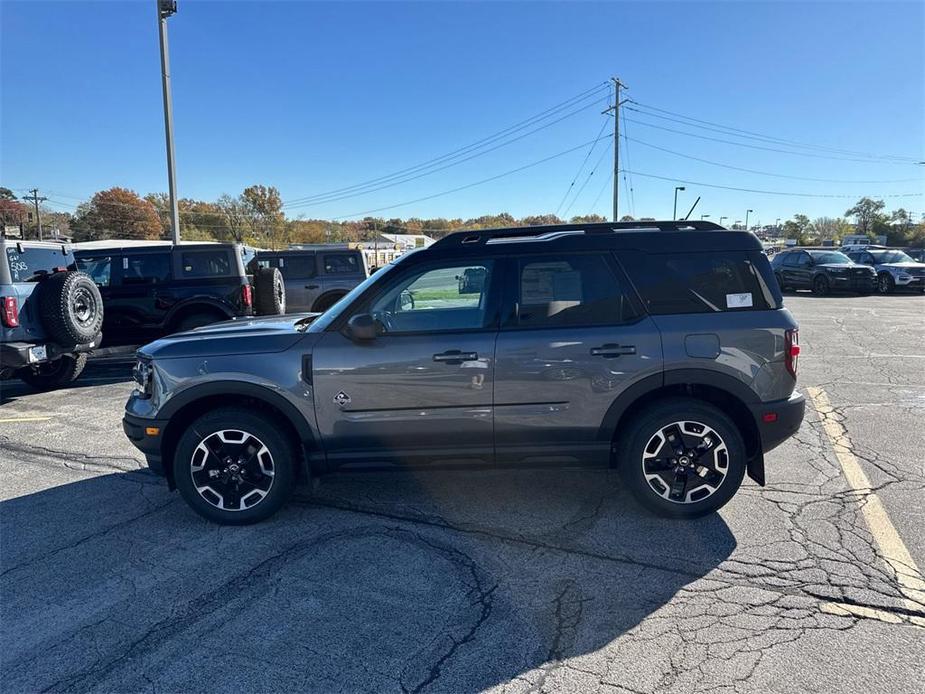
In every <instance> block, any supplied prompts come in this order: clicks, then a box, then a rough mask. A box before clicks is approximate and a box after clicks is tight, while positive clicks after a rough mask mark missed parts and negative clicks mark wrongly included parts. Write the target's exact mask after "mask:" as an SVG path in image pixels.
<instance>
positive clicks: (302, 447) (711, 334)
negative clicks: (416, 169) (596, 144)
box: [123, 221, 804, 524]
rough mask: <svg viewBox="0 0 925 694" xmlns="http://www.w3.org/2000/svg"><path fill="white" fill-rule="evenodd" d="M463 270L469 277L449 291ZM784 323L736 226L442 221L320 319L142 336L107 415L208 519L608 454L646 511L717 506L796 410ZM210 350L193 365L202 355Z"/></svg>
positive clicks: (749, 241) (759, 256) (788, 330)
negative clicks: (382, 471)
mask: <svg viewBox="0 0 925 694" xmlns="http://www.w3.org/2000/svg"><path fill="white" fill-rule="evenodd" d="M467 270H475V271H477V272H475V273H470V274H472V275H479V276H481V277H482V280H481V287H480V289H479V290H478V291H471V292H470V291H465V292H464V291H461V289H460V287H459V279H458V278H459V277H464V276H465V275H466V271H467ZM799 350H800V347H799V341H798V331H797V324H796V322H795V321H794V319H793V316H791V314H790V312H789V311H787V309H785V308H784V306H783V304H782V301H781V295H780V292H779V291H778V288H777V283H776V282H775V281H774V276H773V273H772V272H771V267H770V265H769V264H768V259H767V257H766V256H765V255H764V253H763V252H762V248H761V244H760V242H759V241H758V239H757V238H755V236H754V235H752V234H750V233H747V232H744V231H726V230H724V229H722V228H721V227H719V226H717V225H715V224H712V223H709V222H703V221H696V222H686V221H682V222H654V221H653V222H624V223H607V224H588V225H560V226H551V227H529V228H519V229H495V230H481V231H474V232H472V231H466V232H459V233H455V234H451V235H449V236H447V237H445V238H443V239H441V240H440V241H437V242H436V243H434V244H433V245H431V246H430V247H428V248H425V249H421V250H419V251H415V252H412V253H408V254H406V255H404V256H402V257H401V258H399V259H398V260H397V261H396V262H395V263H392V264H390V265H389V266H387V267H384V268H382V269H381V270H380V271H379V272H377V273H376V274H374V275H373V276H371V277H370V278H369V279H367V280H366V281H365V282H363V283H362V284H361V285H359V286H357V287H356V288H355V289H354V290H353V291H351V292H350V294H348V295H347V296H346V297H345V298H344V299H343V300H342V301H340V302H338V303H337V304H336V305H335V306H334V307H333V308H331V309H330V310H328V311H327V312H326V313H324V314H323V315H321V316H316V315H307V316H305V315H303V316H286V317H284V318H263V319H254V320H250V321H237V322H234V323H224V324H222V325H215V326H209V327H207V328H202V329H200V330H197V331H195V333H181V334H179V335H173V336H171V337H167V338H164V339H162V340H158V341H157V342H154V343H151V344H149V345H145V346H144V347H142V348H141V349H140V350H139V352H138V363H137V365H136V368H135V380H136V388H135V390H134V391H133V393H132V395H131V397H130V398H129V400H128V402H127V403H126V411H125V415H124V418H123V427H124V429H125V433H126V435H127V436H128V438H129V439H130V440H131V441H132V443H133V444H134V445H135V446H137V447H138V448H139V449H140V450H141V451H142V452H143V453H144V454H145V456H146V458H147V461H148V466H149V467H150V469H151V470H152V471H154V472H155V473H157V474H160V475H163V476H165V477H166V478H167V482H168V485H169V486H170V488H171V489H174V488H176V489H179V491H180V493H181V494H182V496H183V498H184V499H185V500H186V501H187V502H188V503H189V504H190V506H192V508H193V509H194V510H195V511H196V512H198V513H200V514H201V515H203V516H205V517H206V518H209V519H210V520H213V521H216V522H219V523H228V524H244V523H253V522H256V521H259V520H261V519H264V518H267V517H268V516H270V515H271V514H272V513H274V512H275V511H276V510H277V509H279V508H280V506H281V505H282V504H283V503H284V502H285V501H286V499H287V498H288V497H289V495H290V493H291V492H292V490H293V487H294V485H295V483H296V481H297V480H299V479H301V480H302V481H304V482H309V481H310V480H311V478H312V476H313V475H317V474H321V473H324V472H327V471H330V470H334V469H337V468H344V469H349V467H350V466H355V467H356V468H367V467H370V466H375V465H379V466H396V465H399V466H400V465H402V464H404V463H412V464H417V465H425V466H426V465H427V464H430V463H434V462H439V461H448V460H449V461H452V463H453V464H455V465H465V464H474V465H478V464H483V465H484V464H488V465H491V464H498V465H509V466H510V465H513V466H519V467H521V468H525V469H526V468H530V467H531V466H549V465H553V464H562V465H566V466H576V465H580V466H600V467H608V466H612V467H615V468H616V469H617V471H618V472H619V473H620V474H621V476H622V478H623V480H624V483H625V485H626V487H627V488H628V489H629V490H630V491H631V492H632V493H633V494H634V495H635V496H636V498H637V499H638V500H639V502H640V503H641V504H642V505H643V506H645V507H646V508H648V509H650V510H651V511H653V512H655V513H658V514H661V515H665V516H673V517H680V518H693V517H697V516H701V515H703V514H706V513H710V512H712V511H715V510H716V509H718V508H720V507H721V506H723V504H725V503H726V502H727V501H729V500H730V499H731V498H732V496H733V495H734V494H735V492H736V491H737V490H738V488H739V486H740V484H741V482H742V479H743V477H744V475H745V474H746V473H747V474H748V475H749V476H750V477H751V478H752V479H754V480H756V481H757V482H758V483H759V484H764V455H765V453H767V452H768V451H770V450H771V449H773V448H774V447H776V446H777V445H779V444H780V443H782V442H783V441H784V440H786V439H787V438H788V437H789V436H792V435H793V434H794V432H796V431H797V430H798V428H799V426H800V422H801V420H802V418H803V410H804V398H803V396H802V395H800V394H799V393H797V392H795V391H794V387H795V384H796V377H797V355H798V354H799ZM205 359H207V360H208V363H209V369H208V370H207V371H204V370H203V369H201V368H199V365H200V364H202V363H203V360H205Z"/></svg>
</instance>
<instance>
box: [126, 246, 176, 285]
mask: <svg viewBox="0 0 925 694" xmlns="http://www.w3.org/2000/svg"><path fill="white" fill-rule="evenodd" d="M169 279H170V254H169V253H144V254H140V255H134V256H133V255H126V256H124V257H123V260H122V284H162V283H164V282H167V281H168V280H169Z"/></svg>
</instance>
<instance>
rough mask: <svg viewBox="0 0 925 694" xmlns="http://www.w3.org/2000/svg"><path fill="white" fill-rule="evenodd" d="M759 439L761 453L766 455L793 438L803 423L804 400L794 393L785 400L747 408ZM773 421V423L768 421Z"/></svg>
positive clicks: (799, 394)
mask: <svg viewBox="0 0 925 694" xmlns="http://www.w3.org/2000/svg"><path fill="white" fill-rule="evenodd" d="M749 409H751V411H752V416H754V418H755V423H756V424H757V426H758V433H759V435H760V437H761V451H762V453H767V452H768V451H770V450H773V449H774V448H777V447H778V446H779V445H780V444H782V443H783V442H784V441H786V440H787V439H789V438H790V437H791V436H793V435H794V434H795V433H796V432H797V430H798V429H799V428H800V424H802V422H803V414H804V412H805V410H806V398H805V397H803V395H802V393H798V392H797V391H794V392H793V394H792V395H791V396H790V397H789V398H787V399H786V400H775V401H772V402H763V403H760V404H757V405H751V406H750V407H749ZM769 420H773V421H769Z"/></svg>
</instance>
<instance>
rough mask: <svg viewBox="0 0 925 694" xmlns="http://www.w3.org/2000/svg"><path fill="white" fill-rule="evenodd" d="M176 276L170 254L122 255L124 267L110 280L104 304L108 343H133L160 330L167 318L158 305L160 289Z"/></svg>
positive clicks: (127, 251) (130, 252)
mask: <svg viewBox="0 0 925 694" xmlns="http://www.w3.org/2000/svg"><path fill="white" fill-rule="evenodd" d="M172 276H173V273H172V270H171V255H170V251H169V250H155V251H149V250H130V249H124V250H123V251H122V263H121V267H117V270H116V273H114V275H111V276H110V290H109V296H110V298H109V301H108V302H107V303H105V304H104V306H105V313H106V316H107V319H108V320H107V324H109V325H110V329H109V332H108V333H106V334H105V338H106V340H107V342H111V341H133V340H136V339H140V338H143V337H145V336H146V335H147V334H149V333H150V332H151V331H152V330H154V329H156V328H158V327H160V325H161V324H162V323H163V321H164V317H165V316H166V314H167V311H166V309H165V308H164V307H163V306H162V305H161V304H160V303H159V302H158V299H157V291H158V289H160V288H162V287H164V286H166V285H167V284H168V283H169V282H170V281H171V278H172Z"/></svg>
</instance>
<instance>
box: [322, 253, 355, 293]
mask: <svg viewBox="0 0 925 694" xmlns="http://www.w3.org/2000/svg"><path fill="white" fill-rule="evenodd" d="M319 257H320V258H321V272H322V275H321V278H322V292H323V293H325V294H328V293H330V292H337V293H340V294H345V293H347V292H349V291H350V290H351V289H353V288H354V287H355V286H357V285H358V284H359V283H360V282H362V281H363V280H364V279H366V272H365V268H364V267H363V258H362V256H361V255H360V253H359V252H357V251H340V252H331V253H319Z"/></svg>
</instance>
